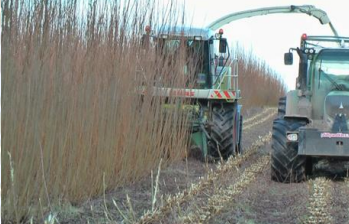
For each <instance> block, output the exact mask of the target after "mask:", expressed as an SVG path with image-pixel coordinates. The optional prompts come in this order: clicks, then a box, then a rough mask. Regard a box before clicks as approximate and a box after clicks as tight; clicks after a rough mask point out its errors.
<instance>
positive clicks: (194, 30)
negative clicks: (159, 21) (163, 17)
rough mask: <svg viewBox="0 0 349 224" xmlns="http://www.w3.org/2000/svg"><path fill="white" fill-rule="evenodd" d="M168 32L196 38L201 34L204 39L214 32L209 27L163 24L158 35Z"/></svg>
mask: <svg viewBox="0 0 349 224" xmlns="http://www.w3.org/2000/svg"><path fill="white" fill-rule="evenodd" d="M162 34H168V35H173V36H185V37H189V38H194V36H201V37H202V40H208V39H210V38H211V37H212V36H213V35H214V32H213V31H212V30H210V29H208V28H198V27H185V26H163V27H160V29H159V30H158V33H157V35H162Z"/></svg>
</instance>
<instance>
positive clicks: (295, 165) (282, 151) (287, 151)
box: [271, 118, 306, 183]
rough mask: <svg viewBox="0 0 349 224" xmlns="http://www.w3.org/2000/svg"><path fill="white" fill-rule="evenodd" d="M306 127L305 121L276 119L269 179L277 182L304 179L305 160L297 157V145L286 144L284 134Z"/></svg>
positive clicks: (291, 181)
mask: <svg viewBox="0 0 349 224" xmlns="http://www.w3.org/2000/svg"><path fill="white" fill-rule="evenodd" d="M304 125H306V122H305V121H298V120H285V119H283V118H277V119H275V120H274V123H273V136H272V149H273V150H272V154H271V179H272V180H274V181H277V182H285V183H293V182H296V183H297V182H301V181H304V180H305V178H306V158H305V157H302V156H299V155H298V143H295V142H293V143H287V139H286V132H287V131H295V130H298V129H299V128H300V127H302V126H304Z"/></svg>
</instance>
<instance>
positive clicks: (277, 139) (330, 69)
mask: <svg viewBox="0 0 349 224" xmlns="http://www.w3.org/2000/svg"><path fill="white" fill-rule="evenodd" d="M293 51H295V52H297V54H298V56H299V73H298V78H297V81H296V88H295V90H292V91H289V92H288V93H287V94H286V96H285V97H282V98H280V101H279V107H278V116H277V118H276V119H275V120H274V123H273V135H272V155H271V158H272V160H271V178H272V179H273V180H275V181H278V182H288V183H289V182H301V181H304V180H306V178H307V176H308V175H310V174H312V171H313V169H314V167H315V165H316V164H317V163H319V162H321V161H324V160H325V161H327V163H326V164H330V165H331V164H335V163H338V164H342V165H340V166H339V167H340V168H343V171H345V164H346V162H347V161H349V131H348V126H349V120H348V116H349V38H348V37H339V36H307V35H306V34H303V35H302V36H301V43H300V47H298V48H291V49H290V50H289V52H287V53H285V55H284V62H285V64H286V65H291V64H293V53H292V52H293Z"/></svg>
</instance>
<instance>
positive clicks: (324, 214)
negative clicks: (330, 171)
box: [303, 177, 334, 224]
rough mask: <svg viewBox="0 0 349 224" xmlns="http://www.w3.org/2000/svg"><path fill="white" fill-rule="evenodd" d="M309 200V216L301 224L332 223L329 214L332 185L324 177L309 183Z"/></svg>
mask: <svg viewBox="0 0 349 224" xmlns="http://www.w3.org/2000/svg"><path fill="white" fill-rule="evenodd" d="M309 185H310V186H309V188H310V198H309V205H308V207H307V208H308V213H309V216H308V217H307V219H306V220H305V221H304V222H303V223H309V224H319V223H324V224H327V223H328V224H330V223H334V220H333V217H332V215H331V213H330V209H331V199H332V192H333V183H332V181H331V180H328V179H326V178H324V177H318V178H316V179H314V180H310V181H309Z"/></svg>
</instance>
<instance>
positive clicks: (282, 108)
mask: <svg viewBox="0 0 349 224" xmlns="http://www.w3.org/2000/svg"><path fill="white" fill-rule="evenodd" d="M285 114H286V97H285V96H284V97H280V99H279V106H278V117H279V118H284V116H285Z"/></svg>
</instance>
